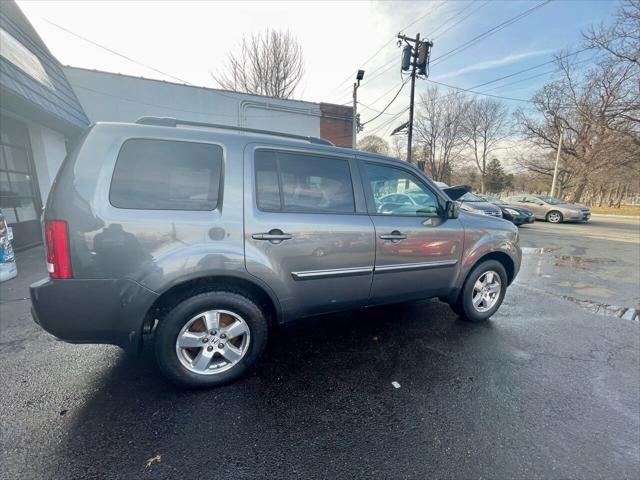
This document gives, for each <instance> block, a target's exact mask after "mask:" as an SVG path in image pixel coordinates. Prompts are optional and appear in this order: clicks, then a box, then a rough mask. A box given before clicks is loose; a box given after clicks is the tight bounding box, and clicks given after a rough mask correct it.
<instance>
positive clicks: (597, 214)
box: [591, 213, 640, 219]
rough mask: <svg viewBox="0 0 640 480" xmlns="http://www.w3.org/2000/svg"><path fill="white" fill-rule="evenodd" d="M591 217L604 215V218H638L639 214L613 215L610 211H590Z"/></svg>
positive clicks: (639, 217)
mask: <svg viewBox="0 0 640 480" xmlns="http://www.w3.org/2000/svg"><path fill="white" fill-rule="evenodd" d="M591 217H606V218H637V219H640V216H639V215H615V214H610V213H591Z"/></svg>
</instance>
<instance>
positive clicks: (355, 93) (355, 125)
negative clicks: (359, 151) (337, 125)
mask: <svg viewBox="0 0 640 480" xmlns="http://www.w3.org/2000/svg"><path fill="white" fill-rule="evenodd" d="M363 78H364V70H358V74H357V75H356V80H357V82H356V83H354V84H353V122H352V130H353V131H352V139H351V147H352V148H353V149H354V150H355V148H356V135H357V133H358V115H357V112H358V87H359V86H360V80H362V79H363Z"/></svg>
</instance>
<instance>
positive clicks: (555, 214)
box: [547, 212, 562, 223]
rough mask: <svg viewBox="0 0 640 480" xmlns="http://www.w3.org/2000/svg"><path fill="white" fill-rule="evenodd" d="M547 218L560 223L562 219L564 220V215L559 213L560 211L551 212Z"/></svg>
mask: <svg viewBox="0 0 640 480" xmlns="http://www.w3.org/2000/svg"><path fill="white" fill-rule="evenodd" d="M547 219H548V220H549V221H550V222H551V223H560V220H562V216H561V215H560V214H559V213H558V212H551V213H550V214H549V215H548V216H547Z"/></svg>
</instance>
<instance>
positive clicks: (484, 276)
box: [451, 260, 507, 322]
mask: <svg viewBox="0 0 640 480" xmlns="http://www.w3.org/2000/svg"><path fill="white" fill-rule="evenodd" d="M506 291H507V272H506V271H505V269H504V267H503V266H502V264H501V263H500V262H498V261H497V260H487V261H485V262H482V263H481V264H479V265H478V266H476V267H475V268H474V269H473V271H472V272H471V273H470V274H469V276H468V277H467V279H466V280H465V282H464V286H463V287H462V292H460V296H459V298H458V300H457V302H456V303H455V304H453V305H452V306H451V307H452V309H453V311H454V312H456V313H457V314H458V315H460V317H462V318H463V319H464V320H467V321H469V322H482V321H485V320H487V319H489V318H490V317H491V316H492V315H493V314H494V313H496V311H497V310H498V308H500V305H501V304H502V300H503V299H504V294H505V292H506Z"/></svg>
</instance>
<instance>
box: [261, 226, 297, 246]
mask: <svg viewBox="0 0 640 480" xmlns="http://www.w3.org/2000/svg"><path fill="white" fill-rule="evenodd" d="M251 238H253V239H254V240H268V241H270V242H273V243H280V242H281V241H283V240H291V239H292V238H293V235H291V234H289V233H284V232H283V231H282V230H280V229H277V228H274V229H272V230H269V232H267V233H254V234H253V235H251Z"/></svg>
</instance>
